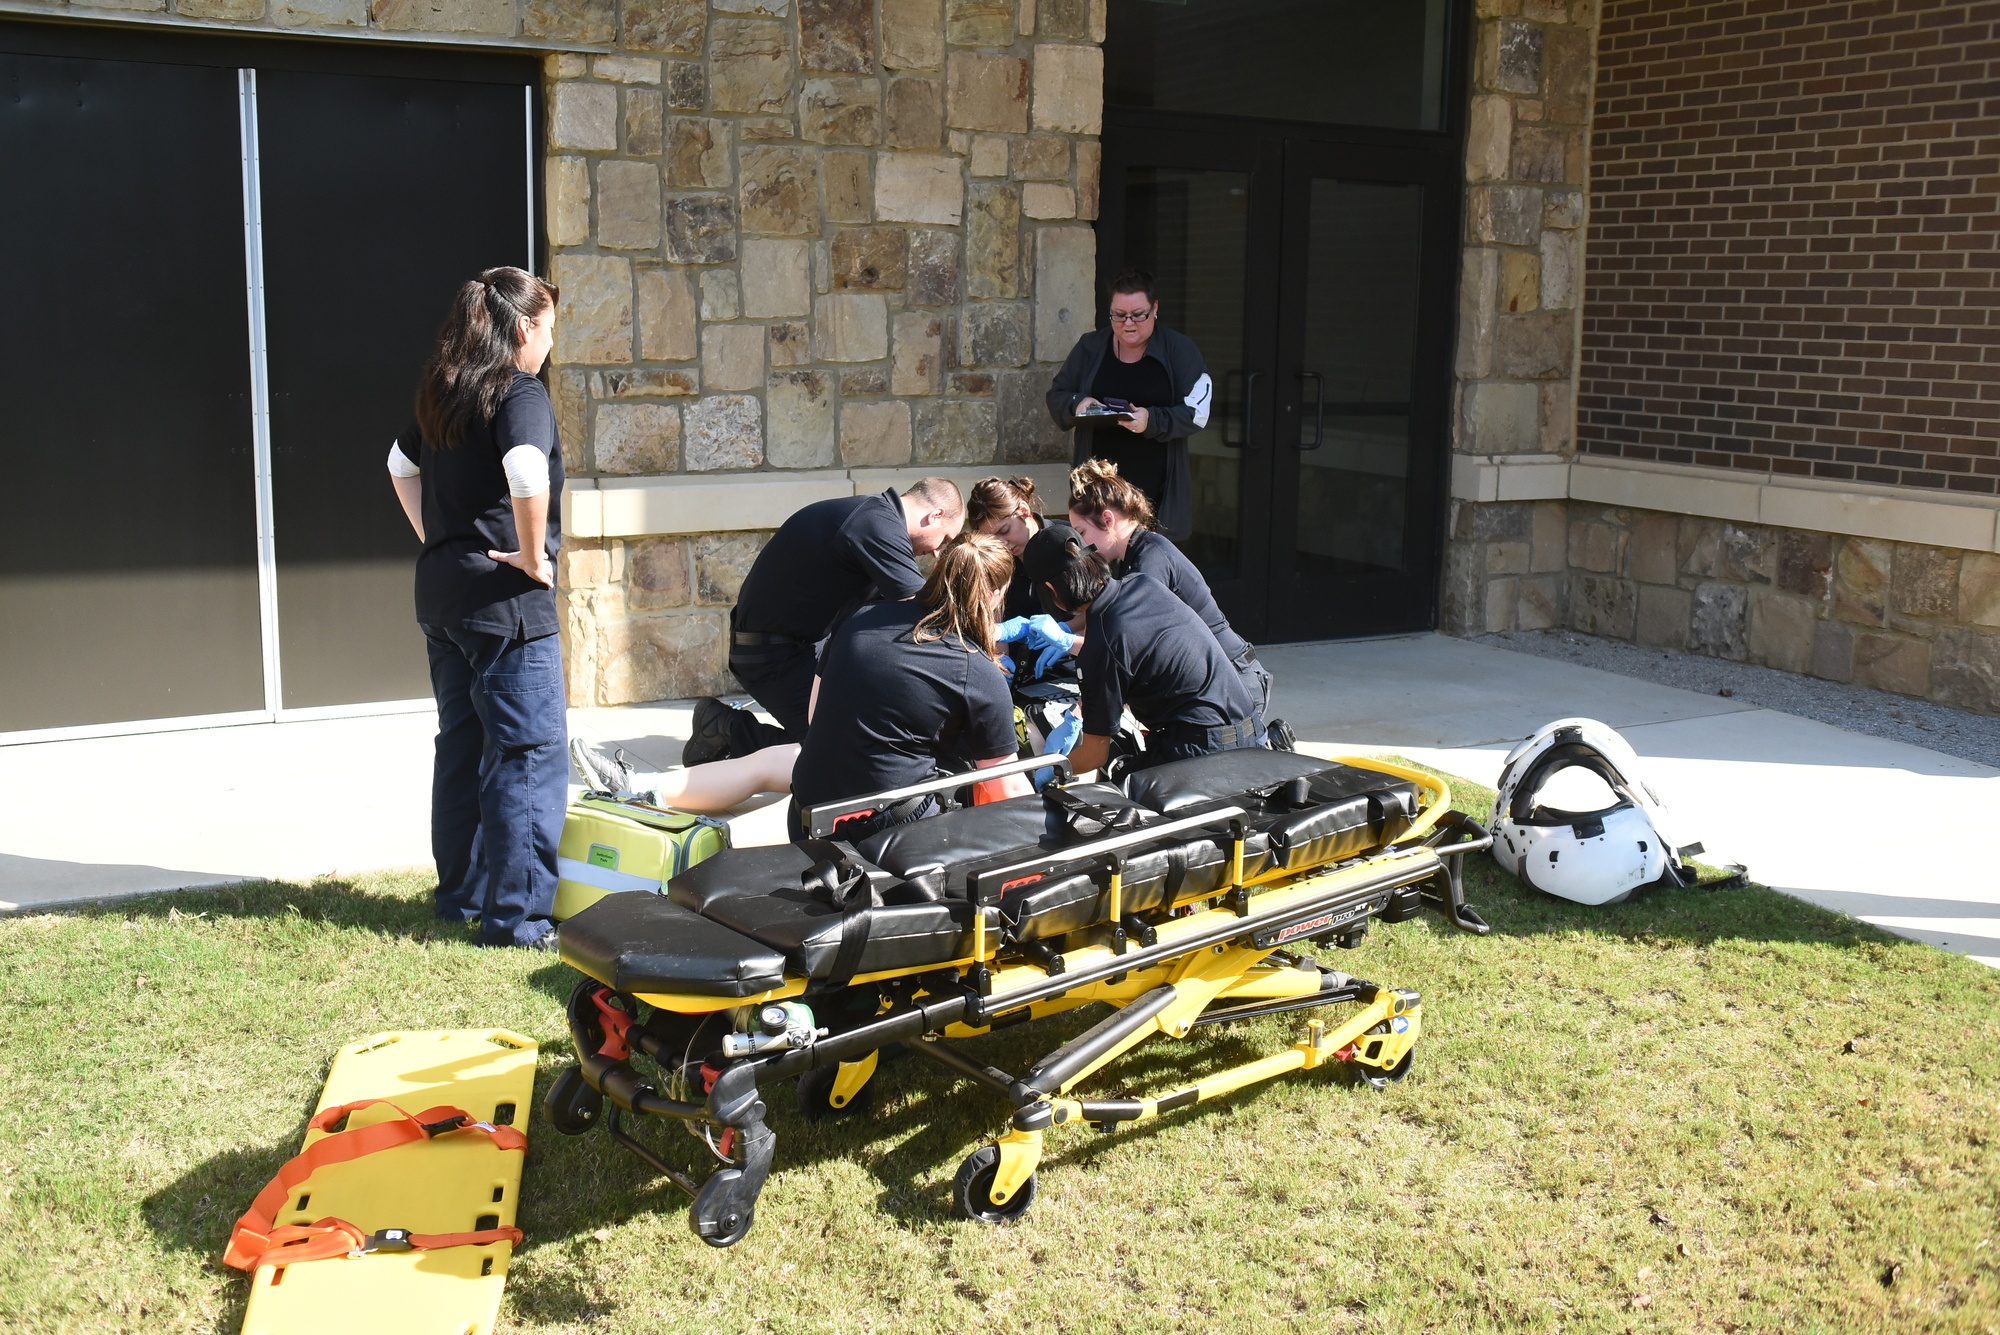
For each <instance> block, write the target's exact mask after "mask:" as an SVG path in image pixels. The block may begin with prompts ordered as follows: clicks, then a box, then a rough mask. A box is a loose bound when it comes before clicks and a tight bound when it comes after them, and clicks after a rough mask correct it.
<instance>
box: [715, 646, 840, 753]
mask: <svg viewBox="0 0 2000 1335" xmlns="http://www.w3.org/2000/svg"><path fill="white" fill-rule="evenodd" d="M817 668H818V664H817V662H816V660H815V659H814V657H813V647H812V646H811V645H810V644H760V645H742V644H731V646H730V649H729V670H730V671H731V672H733V673H735V674H736V680H738V681H740V682H742V683H743V689H744V690H746V691H748V692H750V697H751V698H752V699H754V700H755V701H756V702H757V703H758V704H760V705H762V706H764V708H765V709H767V710H769V711H770V714H771V717H772V718H774V719H776V720H778V726H777V727H775V728H774V727H772V726H771V725H770V724H768V723H766V722H764V721H763V720H762V719H760V718H758V717H757V716H756V715H755V714H753V713H751V712H750V711H749V710H747V709H739V710H737V711H736V712H735V714H734V715H733V716H732V717H731V718H730V720H729V754H730V755H732V756H747V755H749V754H750V753H751V752H752V751H761V750H763V749H764V748H765V747H767V746H783V745H784V744H785V743H787V742H803V741H805V739H806V708H807V706H808V705H810V704H811V703H812V688H813V674H814V672H815V671H816V670H817Z"/></svg>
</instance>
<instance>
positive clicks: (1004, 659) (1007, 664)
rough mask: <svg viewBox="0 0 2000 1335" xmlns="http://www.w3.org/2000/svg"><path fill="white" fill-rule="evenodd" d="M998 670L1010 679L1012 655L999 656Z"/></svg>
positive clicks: (1012, 671)
mask: <svg viewBox="0 0 2000 1335" xmlns="http://www.w3.org/2000/svg"><path fill="white" fill-rule="evenodd" d="M1000 670H1001V671H1002V672H1004V673H1006V674H1007V675H1008V676H1010V677H1011V676H1013V675H1014V656H1013V655H1012V654H1002V655H1000Z"/></svg>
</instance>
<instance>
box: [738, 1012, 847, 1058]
mask: <svg viewBox="0 0 2000 1335" xmlns="http://www.w3.org/2000/svg"><path fill="white" fill-rule="evenodd" d="M730 1019H731V1020H732V1021H734V1023H735V1025H736V1031H735V1032H734V1033H730V1034H724V1035H723V1036H722V1055H723V1056H725V1057H732V1058H733V1057H749V1056H754V1055H756V1054H758V1053H763V1052H788V1051H790V1050H791V1049H793V1048H805V1047H811V1046H812V1045H813V1044H814V1043H815V1042H817V1041H818V1040H819V1039H822V1038H825V1037H826V1036H827V1032H828V1031H827V1030H825V1029H821V1028H818V1027H816V1026H815V1024H814V1022H813V1013H812V1007H810V1006H808V1005H806V1004H805V1003H804V1002H803V1001H776V1002H772V1003H771V1004H770V1005H768V1006H738V1007H736V1008H735V1009H734V1010H732V1011H731V1012H730Z"/></svg>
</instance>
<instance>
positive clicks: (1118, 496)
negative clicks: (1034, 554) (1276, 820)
mask: <svg viewBox="0 0 2000 1335" xmlns="http://www.w3.org/2000/svg"><path fill="white" fill-rule="evenodd" d="M1069 490H1070V501H1069V518H1070V523H1071V524H1073V525H1075V526H1076V531H1077V532H1078V533H1080V534H1082V535H1083V540H1084V541H1085V542H1087V543H1089V544H1090V545H1091V546H1093V547H1095V548H1097V550H1098V551H1100V552H1102V553H1103V554H1104V557H1105V559H1106V560H1108V561H1110V562H1111V573H1112V574H1113V575H1116V576H1119V577H1120V578H1122V577H1124V576H1126V575H1133V574H1139V575H1150V576H1152V577H1153V578H1154V579H1156V580H1158V581H1159V582H1160V583H1162V584H1164V585H1166V586H1167V587H1168V588H1169V589H1171V590H1173V593H1174V596H1175V597H1177V598H1179V599H1180V600H1181V601H1182V602H1184V603H1186V604H1187V605H1188V609H1189V610H1190V611H1192V612H1193V613H1194V614H1195V615H1196V616H1198V617H1200V618H1201V622H1202V624H1203V625H1204V626H1207V627H1208V629H1209V633H1210V634H1212V635H1214V636H1215V642H1216V643H1217V644H1219V645H1221V646H1222V652H1223V655H1224V656H1225V657H1227V658H1228V659H1229V665H1230V666H1231V667H1233V668H1235V669H1236V672H1237V675H1238V676H1240V677H1242V678H1243V685H1244V688H1245V689H1246V690H1248V691H1249V692H1250V698H1251V699H1252V700H1254V701H1256V703H1257V722H1258V723H1259V724H1264V723H1266V722H1267V721H1268V723H1269V725H1270V728H1271V732H1272V734H1273V736H1272V745H1274V746H1277V745H1282V746H1283V747H1284V748H1285V749H1286V750H1290V749H1291V729H1290V728H1288V727H1286V726H1285V724H1284V722H1283V720H1280V719H1269V718H1268V715H1269V714H1270V710H1271V674H1270V673H1269V672H1268V671H1266V670H1265V668H1264V665H1263V664H1262V663H1259V662H1258V661H1257V651H1256V649H1254V648H1252V647H1251V645H1250V643H1249V641H1247V640H1245V639H1244V638H1243V637H1242V636H1241V635H1238V634H1237V633H1236V632H1235V630H1233V629H1232V628H1231V627H1230V625H1229V618H1227V617H1225V616H1223V615H1222V609H1221V608H1220V607H1218V606H1216V604H1215V595H1214V594H1213V593H1211V592H1209V588H1208V581H1207V580H1205V579H1203V578H1202V577H1201V572H1200V571H1199V570H1197V569H1195V566H1194V562H1192V561H1190V560H1188V559H1187V557H1186V556H1185V555H1183V554H1182V552H1181V549H1180V548H1178V547H1176V546H1174V544H1173V543H1172V542H1171V541H1169V540H1168V539H1166V538H1164V537H1162V536H1161V535H1160V534H1159V533H1157V532H1155V531H1154V529H1153V504H1152V502H1151V501H1148V500H1147V499H1146V493H1145V492H1143V491H1141V490H1139V488H1137V487H1135V486H1133V485H1132V483H1131V482H1129V481H1127V480H1126V479H1125V478H1122V477H1120V476H1119V475H1118V465H1117V464H1114V463H1112V462H1110V461H1109V460H1107V459H1086V460H1085V461H1084V462H1083V463H1082V464H1080V465H1078V466H1077V467H1076V468H1074V469H1072V470H1070V475H1069Z"/></svg>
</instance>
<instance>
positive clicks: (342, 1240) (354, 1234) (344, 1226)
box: [242, 1217, 521, 1270]
mask: <svg viewBox="0 0 2000 1335" xmlns="http://www.w3.org/2000/svg"><path fill="white" fill-rule="evenodd" d="M266 1242H267V1244H268V1245H267V1246H266V1247H265V1249H264V1251H263V1252H262V1253H261V1254H259V1255H257V1256H255V1257H253V1258H252V1259H251V1261H250V1264H248V1265H246V1266H244V1267H242V1268H243V1269H245V1270H256V1269H258V1268H259V1267H260V1266H267V1265H299V1264H301V1263H303V1262H306V1261H329V1260H332V1259H334V1258H336V1257H347V1256H367V1255H370V1254H371V1253H374V1252H409V1251H419V1252H430V1251H437V1250H438V1249H439V1248H442V1247H483V1246H485V1245H486V1244H487V1243H489V1242H505V1243H511V1244H512V1245H513V1246H516V1247H518V1246H520V1245H521V1230H520V1229H518V1228H511V1227H502V1228H484V1229H480V1230H478V1231H477V1232H472V1233H411V1232H409V1231H408V1230H406V1229H400V1228H385V1229H382V1230H381V1231H380V1232H377V1233H364V1232H363V1231H362V1230H361V1227H360V1225H358V1224H350V1223H348V1222H347V1221H346V1220H345V1219H334V1218H331V1217H328V1218H326V1219H321V1220H317V1221H315V1222H314V1223H311V1224H287V1225H285V1226H284V1227H283V1228H278V1229H273V1230H272V1231H271V1235H270V1237H269V1238H268V1239H266Z"/></svg>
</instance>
